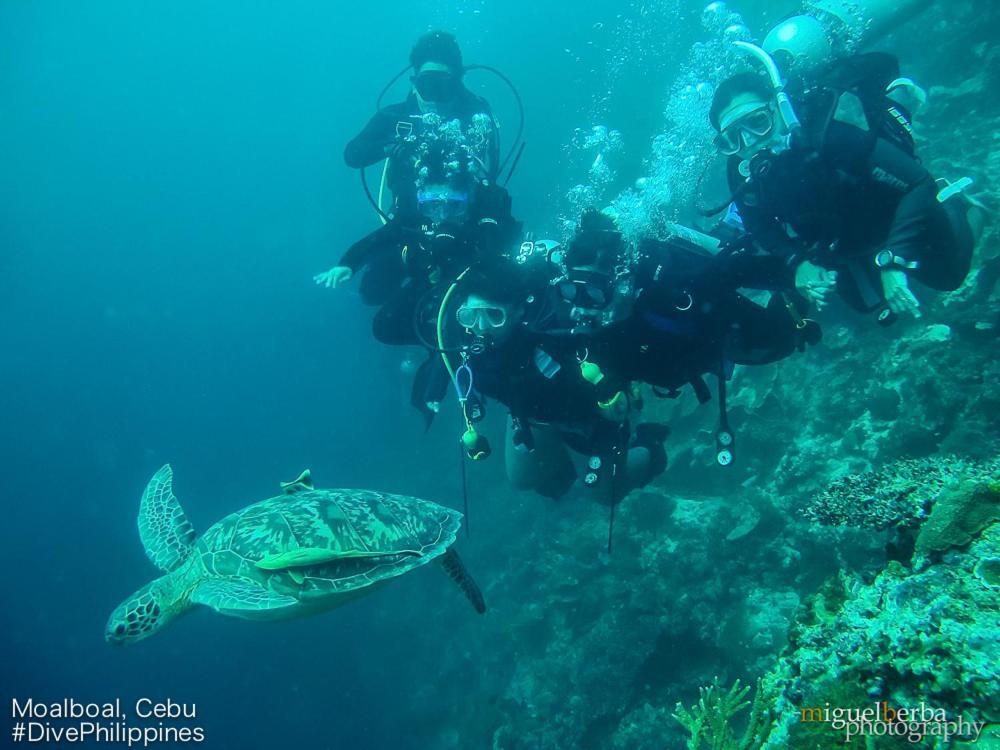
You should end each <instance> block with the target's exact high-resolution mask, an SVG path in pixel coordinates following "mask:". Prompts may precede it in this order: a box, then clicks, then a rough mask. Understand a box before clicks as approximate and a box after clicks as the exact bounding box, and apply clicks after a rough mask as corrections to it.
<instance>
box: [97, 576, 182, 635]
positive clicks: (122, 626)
mask: <svg viewBox="0 0 1000 750" xmlns="http://www.w3.org/2000/svg"><path fill="white" fill-rule="evenodd" d="M158 584H159V581H153V582H152V583H150V584H148V585H146V586H143V587H142V588H141V589H139V590H138V591H136V592H135V593H134V594H132V596H130V597H129V598H128V599H126V600H125V601H123V602H122V603H121V604H119V605H118V606H117V607H115V611H114V612H112V613H111V617H109V618H108V624H107V625H106V626H105V628H104V640H106V641H107V642H108V643H111V644H113V645H116V646H118V645H125V644H127V643H135V642H136V641H141V640H142V639H143V638H146V637H148V636H150V635H152V634H153V633H155V632H156V631H157V630H159V629H160V628H161V627H163V625H164V623H166V622H167V621H168V620H170V619H172V618H173V613H172V611H171V607H170V606H169V603H168V602H165V601H164V598H163V595H162V592H161V589H162V587H161V586H159V585H158Z"/></svg>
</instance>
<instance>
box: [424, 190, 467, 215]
mask: <svg viewBox="0 0 1000 750" xmlns="http://www.w3.org/2000/svg"><path fill="white" fill-rule="evenodd" d="M417 207H418V210H419V212H420V215H421V216H423V217H425V218H427V219H428V220H430V221H431V222H433V223H434V224H440V223H442V222H444V221H448V220H449V219H461V218H463V217H464V216H465V214H466V213H467V212H468V209H469V194H468V193H466V192H463V191H459V190H453V189H451V188H449V187H447V186H443V185H432V186H428V187H426V188H421V189H420V190H418V191H417Z"/></svg>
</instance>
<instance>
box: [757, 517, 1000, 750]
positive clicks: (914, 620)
mask: <svg viewBox="0 0 1000 750" xmlns="http://www.w3.org/2000/svg"><path fill="white" fill-rule="evenodd" d="M998 553H1000V525H997V524H993V525H992V526H990V527H989V528H988V529H987V530H986V531H985V532H984V534H983V535H982V537H981V538H980V539H978V540H976V541H975V542H973V543H972V544H971V546H969V547H968V549H966V550H964V551H959V550H951V551H950V552H948V553H947V554H945V555H944V558H943V559H942V560H941V561H940V562H938V563H936V564H934V565H930V566H928V567H926V568H924V569H923V570H913V569H909V568H906V567H905V566H903V565H901V564H899V563H896V562H893V563H890V564H889V565H888V566H887V567H886V568H885V569H884V570H883V571H882V572H880V573H879V574H878V575H877V576H876V577H875V579H874V580H873V581H871V582H870V583H865V582H864V581H863V580H862V579H861V577H859V576H857V575H853V574H848V573H841V574H840V575H839V576H838V578H837V579H836V580H835V582H833V583H831V584H830V585H828V586H826V587H825V588H824V589H823V590H822V591H821V592H819V593H818V594H817V595H816V596H814V597H812V598H811V599H810V600H809V601H808V602H807V603H806V604H805V605H804V606H803V610H802V612H801V613H800V616H799V619H798V622H797V623H796V625H795V626H793V628H792V631H791V634H790V636H789V647H788V650H787V652H786V654H785V655H784V656H783V658H782V659H781V661H780V663H779V666H778V667H777V668H776V670H775V672H774V673H773V675H771V676H770V677H771V680H772V684H773V685H774V687H775V689H776V690H778V691H779V692H780V696H781V697H780V698H779V700H778V701H777V704H776V708H777V709H778V715H779V716H780V717H782V719H783V721H782V722H781V723H780V726H779V727H778V728H777V729H776V731H775V737H776V739H775V741H774V742H775V743H776V744H774V745H773V746H774V747H785V746H786V744H784V743H787V741H788V740H787V737H788V736H789V735H790V736H792V737H794V736H795V735H796V730H798V731H799V732H801V731H802V728H801V727H798V726H797V725H796V721H797V717H798V714H799V711H800V709H801V708H804V707H810V706H820V707H821V706H823V705H824V703H825V702H826V701H830V696H831V695H832V694H834V693H836V691H838V690H839V687H838V686H840V685H844V684H850V685H857V686H859V687H860V688H861V689H862V690H863V692H864V696H865V697H866V698H867V701H868V702H874V701H888V703H889V704H890V705H892V706H895V707H911V706H918V705H919V704H920V703H921V702H925V703H926V704H928V705H931V706H934V707H935V708H942V709H945V710H946V711H947V712H948V714H949V715H952V716H956V715H962V716H963V717H964V718H966V719H968V720H977V721H982V720H984V719H985V720H990V719H995V718H996V717H997V716H998V715H1000V673H998V671H997V669H996V665H997V664H998V663H1000V639H998V638H997V637H996V635H997V632H998V628H1000V615H998V612H1000V591H998V590H997V588H996V587H995V586H992V585H990V584H989V582H988V581H987V580H985V579H984V577H983V576H981V575H977V574H976V570H977V569H978V570H981V569H982V566H983V565H984V563H985V564H986V565H987V566H989V565H991V564H995V558H996V556H997V555H998ZM989 561H994V563H990V562H989ZM987 575H988V573H987ZM860 697H861V696H852V699H851V700H852V703H850V704H849V705H847V706H841V707H844V708H856V707H860V706H861V705H862V704H861V703H858V702H857V701H858V699H859V698H860ZM832 705H838V704H836V703H832ZM911 746H913V745H911Z"/></svg>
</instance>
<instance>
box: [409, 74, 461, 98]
mask: <svg viewBox="0 0 1000 750" xmlns="http://www.w3.org/2000/svg"><path fill="white" fill-rule="evenodd" d="M411 80H412V81H413V87H414V88H415V89H416V90H417V93H418V94H420V96H421V98H422V99H424V101H428V102H435V103H438V102H450V101H452V100H453V99H455V98H456V97H457V96H458V92H459V90H460V89H461V87H462V82H461V80H460V79H459V78H458V76H456V75H455V74H454V73H451V72H449V71H447V70H427V71H424V72H423V73H420V74H418V75H415V76H413V78H412V79H411Z"/></svg>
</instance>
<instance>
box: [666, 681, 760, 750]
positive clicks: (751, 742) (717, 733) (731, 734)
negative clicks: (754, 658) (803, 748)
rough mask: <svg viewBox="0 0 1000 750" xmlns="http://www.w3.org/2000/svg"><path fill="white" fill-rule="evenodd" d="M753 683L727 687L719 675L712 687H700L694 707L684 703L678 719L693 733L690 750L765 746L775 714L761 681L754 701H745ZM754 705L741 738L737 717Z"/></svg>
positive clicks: (741, 749) (754, 749)
mask: <svg viewBox="0 0 1000 750" xmlns="http://www.w3.org/2000/svg"><path fill="white" fill-rule="evenodd" d="M749 691H750V686H749V685H746V686H744V687H740V681H739V680H736V682H735V683H733V686H732V687H731V688H729V690H724V689H723V688H722V686H720V685H719V680H718V678H716V679H715V680H713V681H712V684H711V685H709V686H708V687H704V688H701V689H700V690H699V696H698V702H697V703H696V704H695V705H694V706H692V707H691V709H690V710H688V709H686V708H684V706H683V705H681V704H680V703H678V704H677V710H676V712H675V713H674V718H675V719H677V721H678V722H680V724H681V726H683V727H684V729H685V730H687V732H688V733H689V734H690V735H691V737H690V738H689V739H688V741H687V748H688V750H701V748H703V747H704V748H706V749H707V750H757V749H758V748H761V747H763V745H764V743H765V742H766V741H767V737H768V735H769V734H770V732H771V716H770V713H769V708H768V706H767V697H766V695H765V693H764V690H763V688H762V684H761V682H760V681H758V682H757V690H756V692H755V693H754V696H753V701H752V702H751V701H747V700H744V698H746V696H747V693H748V692H749ZM748 706H749V707H750V716H749V718H748V719H747V726H746V729H745V730H744V732H743V734H742V735H740V736H739V737H737V734H736V730H735V729H734V728H733V726H732V722H733V717H735V716H736V715H737V714H740V713H742V712H743V711H744V710H745V709H746V708H747V707H748Z"/></svg>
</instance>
